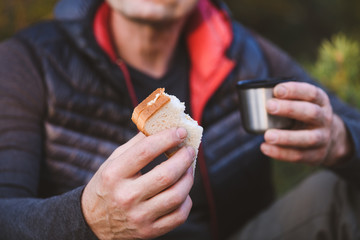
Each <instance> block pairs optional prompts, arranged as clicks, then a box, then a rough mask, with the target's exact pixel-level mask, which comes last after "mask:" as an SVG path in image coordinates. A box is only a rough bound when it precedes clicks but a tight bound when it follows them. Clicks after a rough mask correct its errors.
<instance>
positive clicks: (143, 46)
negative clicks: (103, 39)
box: [110, 11, 185, 78]
mask: <svg viewBox="0 0 360 240" xmlns="http://www.w3.org/2000/svg"><path fill="white" fill-rule="evenodd" d="M184 21H185V20H179V21H177V22H171V23H166V24H162V25H160V24H156V23H144V22H138V21H133V20H130V19H128V18H126V17H125V16H123V15H121V14H120V13H117V12H115V11H112V13H111V18H110V26H111V28H110V29H111V31H112V36H113V38H114V45H115V48H116V51H117V53H118V55H119V57H120V58H121V59H123V60H124V61H125V62H127V63H128V64H130V65H131V66H132V67H134V68H136V69H138V70H140V71H142V72H144V73H146V74H148V75H150V76H152V77H155V78H160V77H162V76H163V75H164V74H165V73H166V71H167V69H168V67H169V63H170V61H171V58H172V56H173V53H174V51H175V48H176V45H177V43H178V39H179V35H180V34H181V30H182V27H183V24H184Z"/></svg>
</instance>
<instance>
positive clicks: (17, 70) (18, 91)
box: [0, 39, 96, 240]
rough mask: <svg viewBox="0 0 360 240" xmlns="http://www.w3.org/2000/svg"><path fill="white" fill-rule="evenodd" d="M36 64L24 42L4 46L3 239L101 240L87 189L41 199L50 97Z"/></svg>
mask: <svg viewBox="0 0 360 240" xmlns="http://www.w3.org/2000/svg"><path fill="white" fill-rule="evenodd" d="M35 62H36V59H35V58H34V57H33V55H32V54H31V51H29V48H27V47H24V45H23V44H21V43H20V42H19V41H18V40H15V39H11V40H8V41H6V42H3V43H1V44H0V239H4V240H7V239H96V238H95V236H94V235H93V233H92V232H91V230H90V229H89V227H88V226H87V224H86V222H85V220H84V218H83V215H82V211H81V206H80V203H81V200H80V199H81V194H82V189H83V188H78V189H74V190H73V191H70V192H68V193H66V194H63V195H59V196H55V197H52V198H48V199H40V198H37V195H38V193H37V188H38V185H39V179H40V177H39V176H40V166H41V161H42V158H43V141H44V139H43V138H44V137H43V128H44V123H43V118H44V116H45V109H46V107H45V104H46V96H45V88H44V84H43V82H42V80H41V69H40V68H38V67H37V66H36V64H35Z"/></svg>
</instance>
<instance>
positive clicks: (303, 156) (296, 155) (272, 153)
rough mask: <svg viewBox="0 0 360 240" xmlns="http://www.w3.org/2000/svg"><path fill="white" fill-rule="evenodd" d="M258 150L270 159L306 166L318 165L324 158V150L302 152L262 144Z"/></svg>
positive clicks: (302, 150)
mask: <svg viewBox="0 0 360 240" xmlns="http://www.w3.org/2000/svg"><path fill="white" fill-rule="evenodd" d="M260 149H261V151H262V152H263V153H264V154H265V155H267V156H269V157H271V158H274V159H276V160H281V161H286V162H293V163H300V162H303V163H308V164H318V163H319V162H321V161H322V159H324V157H325V156H326V149H325V148H314V149H307V150H304V149H297V148H286V147H282V146H278V145H271V144H267V143H263V144H261V146H260Z"/></svg>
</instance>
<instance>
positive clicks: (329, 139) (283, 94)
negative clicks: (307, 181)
mask: <svg viewBox="0 0 360 240" xmlns="http://www.w3.org/2000/svg"><path fill="white" fill-rule="evenodd" d="M274 96H275V98H273V99H270V100H268V102H267V111H268V113H269V114H272V115H277V116H284V117H289V118H292V119H295V120H296V122H297V123H296V124H295V126H294V128H293V129H290V130H281V129H269V130H267V131H266V132H265V136H264V138H265V142H264V143H263V144H262V145H261V151H262V152H263V153H264V154H265V155H268V156H269V157H272V158H275V159H278V160H283V161H288V162H303V163H308V164H311V165H326V166H331V165H334V164H337V163H340V162H341V161H343V159H345V157H346V156H349V155H350V154H351V150H352V143H351V140H350V138H349V136H348V133H347V130H346V128H345V125H344V123H343V121H342V120H341V119H340V117H339V116H337V115H336V114H334V113H333V110H332V107H331V105H330V101H329V97H328V96H327V94H326V93H325V92H324V91H323V90H322V89H320V88H318V87H316V86H314V85H311V84H308V83H303V82H286V83H281V84H279V85H277V86H276V87H275V88H274Z"/></svg>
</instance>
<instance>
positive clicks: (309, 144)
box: [264, 129, 329, 148]
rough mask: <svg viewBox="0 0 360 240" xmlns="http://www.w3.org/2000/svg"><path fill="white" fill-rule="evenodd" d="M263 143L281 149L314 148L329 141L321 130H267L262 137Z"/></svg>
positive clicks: (325, 133) (327, 136)
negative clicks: (281, 147) (280, 147)
mask: <svg viewBox="0 0 360 240" xmlns="http://www.w3.org/2000/svg"><path fill="white" fill-rule="evenodd" d="M264 138H265V142H266V143H269V144H273V145H280V146H283V147H297V148H314V147H319V146H323V145H325V144H326V142H327V141H328V139H329V135H328V134H327V132H325V131H323V130H322V129H312V130H296V131H294V130H279V129H269V130H268V131H266V132H265V135H264Z"/></svg>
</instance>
